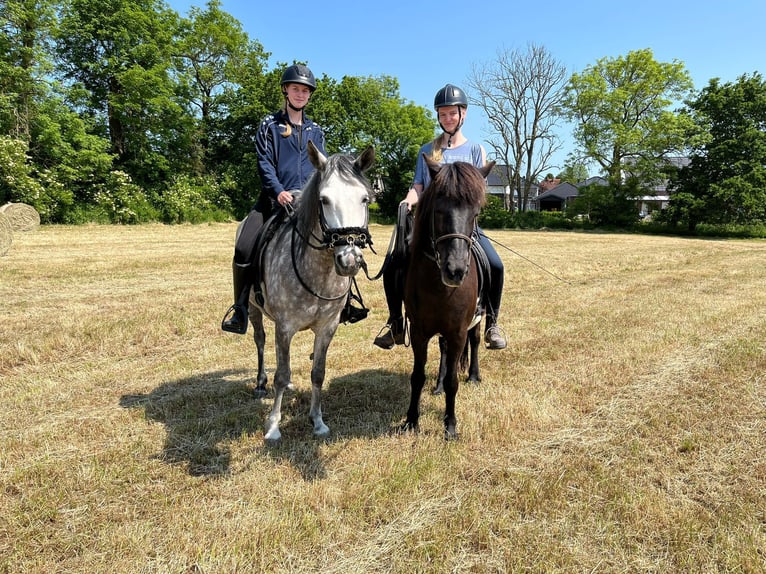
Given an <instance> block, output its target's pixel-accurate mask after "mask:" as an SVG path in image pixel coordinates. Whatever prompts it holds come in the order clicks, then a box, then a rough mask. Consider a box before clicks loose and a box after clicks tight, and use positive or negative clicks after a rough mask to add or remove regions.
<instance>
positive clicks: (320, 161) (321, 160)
mask: <svg viewBox="0 0 766 574" xmlns="http://www.w3.org/2000/svg"><path fill="white" fill-rule="evenodd" d="M308 147H309V159H310V160H311V165H313V166H314V167H315V168H317V169H318V170H319V171H322V170H323V169H324V166H326V165H327V158H326V157H325V156H324V155H322V152H321V151H319V149H317V146H315V145H314V142H312V141H311V140H309V146H308Z"/></svg>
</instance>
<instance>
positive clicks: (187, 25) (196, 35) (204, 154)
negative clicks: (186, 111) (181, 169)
mask: <svg viewBox="0 0 766 574" xmlns="http://www.w3.org/2000/svg"><path fill="white" fill-rule="evenodd" d="M173 56H174V58H173V59H174V62H175V65H176V72H177V78H178V81H179V84H180V87H181V88H182V89H183V93H184V99H185V101H186V103H187V104H188V106H189V108H191V109H190V113H191V114H192V115H193V116H194V118H195V123H196V130H195V135H196V142H195V149H197V150H198V153H197V154H196V159H197V165H196V166H195V168H196V171H197V172H210V171H215V169H214V166H211V165H207V164H208V163H209V160H210V157H209V156H210V148H211V142H212V140H215V139H216V137H217V136H218V135H220V134H219V133H217V131H218V130H219V129H220V126H221V122H222V121H223V119H224V118H225V116H226V115H227V114H228V113H229V112H230V108H229V103H230V102H231V101H232V96H233V94H234V93H236V92H237V91H238V90H239V89H241V88H242V83H244V82H245V80H246V78H247V76H248V75H249V69H248V67H249V66H252V65H253V63H254V61H255V62H257V69H258V70H260V69H262V68H263V65H264V63H265V60H266V58H267V54H266V53H265V52H264V51H263V47H262V46H261V44H260V43H258V42H251V41H250V39H249V38H248V35H247V33H246V32H245V31H244V30H243V29H242V25H241V24H240V23H239V21H238V20H236V19H235V18H233V17H232V16H231V15H230V14H228V13H226V12H224V11H223V10H222V9H221V2H220V0H210V1H209V2H208V3H207V4H206V5H205V9H204V10H203V9H201V8H199V7H196V6H194V7H192V8H191V10H190V12H189V16H188V18H186V19H184V20H182V31H181V34H180V38H179V41H178V42H177V43H176V45H175V48H174V53H173Z"/></svg>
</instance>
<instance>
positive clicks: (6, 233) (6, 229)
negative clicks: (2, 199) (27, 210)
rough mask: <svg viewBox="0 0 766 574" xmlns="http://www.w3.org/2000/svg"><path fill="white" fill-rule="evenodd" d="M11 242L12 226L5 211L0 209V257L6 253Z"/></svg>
mask: <svg viewBox="0 0 766 574" xmlns="http://www.w3.org/2000/svg"><path fill="white" fill-rule="evenodd" d="M11 243H13V227H12V226H11V221H10V219H8V216H7V215H5V213H3V212H1V211H0V257H2V256H3V255H5V254H6V253H8V250H9V249H10V248H11Z"/></svg>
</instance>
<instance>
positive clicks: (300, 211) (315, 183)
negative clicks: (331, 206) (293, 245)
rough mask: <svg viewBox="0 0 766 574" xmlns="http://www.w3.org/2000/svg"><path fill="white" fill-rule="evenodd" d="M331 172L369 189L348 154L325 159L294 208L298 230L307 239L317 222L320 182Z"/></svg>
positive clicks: (364, 178)
mask: <svg viewBox="0 0 766 574" xmlns="http://www.w3.org/2000/svg"><path fill="white" fill-rule="evenodd" d="M333 172H338V174H340V176H341V178H343V179H345V180H346V181H349V182H350V181H354V180H358V181H360V182H362V183H363V184H364V185H365V186H366V187H368V188H369V187H370V183H369V182H368V181H367V178H366V177H365V175H364V174H363V173H362V172H361V171H360V170H359V169H358V168H357V166H356V165H355V163H354V157H353V156H351V155H348V154H333V155H331V156H330V157H328V158H327V165H326V166H325V168H324V169H323V170H319V169H316V170H314V173H313V174H312V176H311V177H310V178H309V180H308V182H307V183H306V185H305V186H304V187H303V191H302V192H301V194H300V195H299V196H298V197H299V199H298V202H297V205H296V206H295V208H296V209H295V212H296V216H297V225H298V230H299V231H300V232H301V234H303V236H304V237H307V236H308V235H307V234H308V233H310V232H311V231H313V230H314V228H315V227H316V225H317V223H318V222H319V188H320V187H321V184H322V180H323V179H325V178H326V177H329V176H330V174H332V173H333Z"/></svg>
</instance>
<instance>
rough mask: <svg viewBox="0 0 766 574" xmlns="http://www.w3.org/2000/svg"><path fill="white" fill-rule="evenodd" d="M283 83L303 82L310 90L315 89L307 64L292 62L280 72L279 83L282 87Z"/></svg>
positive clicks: (315, 83) (315, 85)
mask: <svg viewBox="0 0 766 574" xmlns="http://www.w3.org/2000/svg"><path fill="white" fill-rule="evenodd" d="M285 84H303V85H304V86H308V87H309V88H310V89H311V91H312V92H313V91H314V90H316V89H317V82H316V80H315V79H314V74H312V73H311V70H309V68H308V66H304V65H303V64H293V65H292V66H290V67H289V68H287V69H286V70H285V71H284V72H283V73H282V82H281V83H280V85H281V86H282V87H283V88H284V86H285Z"/></svg>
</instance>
